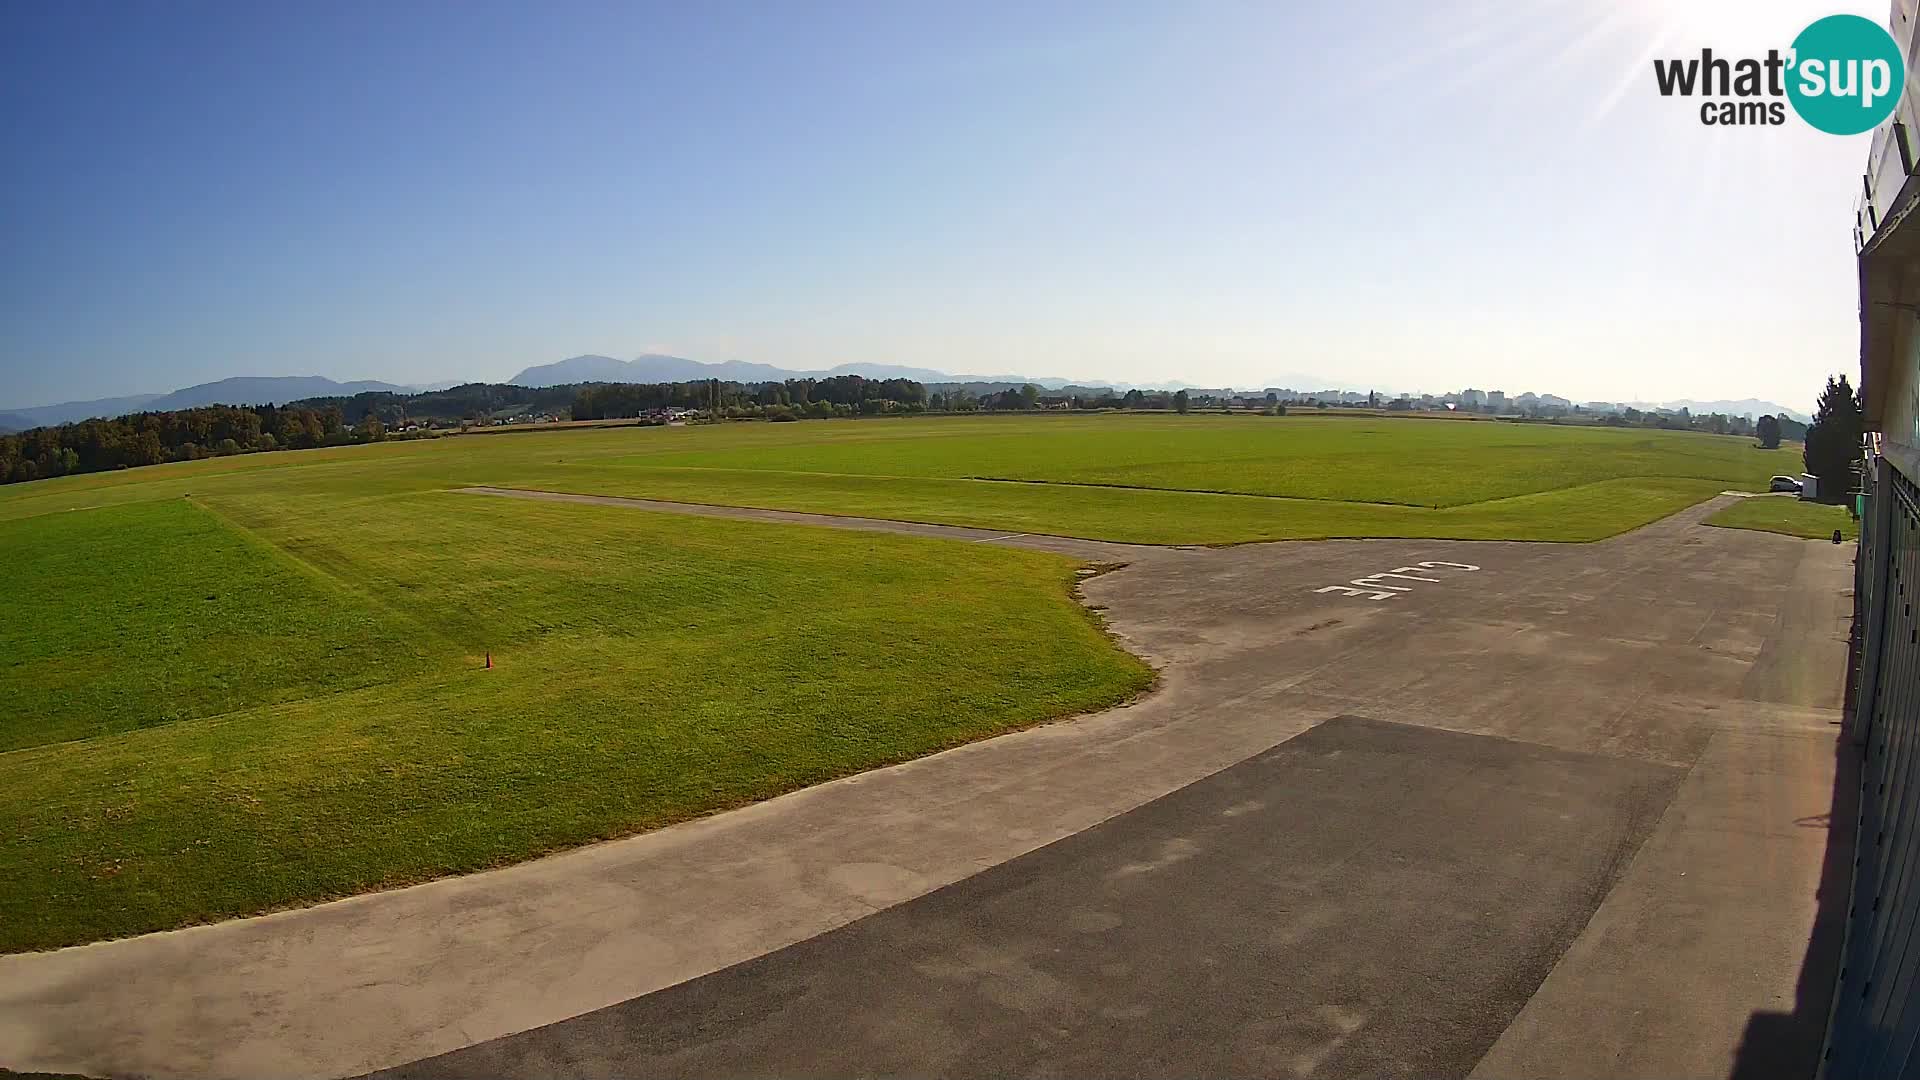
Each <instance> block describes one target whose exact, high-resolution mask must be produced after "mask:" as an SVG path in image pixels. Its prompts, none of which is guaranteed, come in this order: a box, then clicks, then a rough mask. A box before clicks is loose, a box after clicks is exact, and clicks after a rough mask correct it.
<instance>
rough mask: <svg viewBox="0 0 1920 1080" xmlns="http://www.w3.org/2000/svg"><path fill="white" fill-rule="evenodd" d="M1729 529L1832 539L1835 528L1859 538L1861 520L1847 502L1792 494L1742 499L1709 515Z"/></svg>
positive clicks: (1848, 537)
mask: <svg viewBox="0 0 1920 1080" xmlns="http://www.w3.org/2000/svg"><path fill="white" fill-rule="evenodd" d="M1707 524H1709V525H1719V526H1722V527H1724V528H1728V529H1755V530H1758V531H1760V532H1773V533H1784V534H1786V535H1788V536H1800V537H1805V538H1806V539H1808V540H1831V539H1833V530H1835V529H1839V530H1840V535H1841V536H1842V537H1843V538H1845V539H1848V540H1858V539H1860V523H1859V522H1858V521H1856V520H1854V517H1853V515H1852V514H1851V513H1848V512H1847V508H1846V507H1844V506H1830V505H1828V504H1826V503H1813V502H1802V501H1800V500H1799V499H1796V498H1793V497H1792V496H1785V495H1783V496H1769V497H1767V498H1764V499H1741V500H1740V501H1739V502H1737V503H1734V504H1733V505H1732V506H1729V507H1727V508H1726V509H1724V510H1720V511H1718V512H1716V513H1715V514H1714V515H1713V516H1712V517H1710V518H1708V519H1707Z"/></svg>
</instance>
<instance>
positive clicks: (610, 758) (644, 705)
mask: <svg viewBox="0 0 1920 1080" xmlns="http://www.w3.org/2000/svg"><path fill="white" fill-rule="evenodd" d="M1792 453H1793V451H1760V450H1756V449H1754V448H1753V447H1752V445H1751V444H1750V443H1749V442H1747V441H1745V440H1738V439H1730V438H1716V437H1713V436H1707V435H1692V434H1681V433H1665V432H1625V431H1609V430H1601V429H1569V428H1549V427H1531V426H1516V425H1502V424H1490V423H1443V422H1425V421H1386V420H1376V419H1327V418H1284V419H1270V418H1250V417H1231V418H1229V417H1189V418H1179V417H1165V418H1158V417H1133V416H1112V417H1094V418H1086V417H1032V418H1002V417H988V418H977V419H934V418H929V419H925V420H882V421H846V422H808V423H802V424H740V425H729V426H721V427H704V428H673V429H660V428H651V429H637V428H619V429H602V430H582V431H564V432H550V433H525V434H513V435H503V436H484V437H480V436H476V437H463V438H448V439H441V440H436V441H429V442H413V443H388V444H379V445H372V446H360V447H347V448H340V449H335V450H321V451H310V452H301V453H279V454H264V455H252V456H243V457H234V458H224V459H215V460H208V461H200V462H193V463H186V464H179V465H166V466H158V467H154V468H148V469H136V470H129V471H124V472H116V473H103V474H95V475H90V476H79V477H69V478H63V479H60V480H54V481H46V482H40V483H33V484H25V485H14V486H9V487H7V488H4V489H0V560H3V561H4V564H5V565H6V566H7V568H8V573H7V576H6V579H5V580H6V583H7V584H6V592H5V596H4V600H5V606H6V610H7V615H8V618H7V620H6V622H5V623H4V624H3V625H0V646H3V647H4V650H5V651H4V654H0V655H4V657H5V659H4V661H0V665H3V666H0V689H4V691H5V700H6V702H7V703H8V706H9V708H8V709H7V711H6V713H5V714H4V716H3V717H0V823H3V824H4V828H3V829H0V950H20V949H32V948H46V947H53V946H59V945H65V944H72V943H77V942H82V941H88V940H93V939H97V938H101V937H106V936H113V935H121V934H129V933H137V932H141V931H146V930H153V929H160V928H165V927H171V926H177V925H181V924H185V923H191V922H195V921H200V920H205V919H209V918H217V917H222V916H230V915H239V914H245V913H250V912H256V911H261V910H266V909H269V908H273V907H277V906H284V905H291V904H299V903H306V902H311V901H315V900H319V899H324V898H328V897H334V896H340V895H345V894H350V893H353V892H358V891H364V890H368V889H374V888H380V887H383V886H390V885H396V884H401V883H406V882H412V881H418V880H423V879H426V878H429V877H433V876H436V875H441V874H447V873H458V872H463V871H469V870H473V869H477V868H481V867H486V866H492V865H497V864H501V863H505V862H510V861H514V860H518V859H524V858H527V857H530V856H532V855H535V854H539V853H541V852H545V851H550V850H556V849H559V848H564V847H567V846H569V845H575V844H580V843H584V842H588V841H591V840H595V839H599V838H604V837H610V836H617V835H622V834H627V833H632V832H635V831H638V830H642V829H646V828H650V827H654V826H657V825H660V824H664V823H667V822H671V821H674V820H678V819H682V818H686V817H688V816H692V815H696V814H700V813H704V812H708V811H711V810H715V809H718V808H722V807H726V806H731V805H736V804H739V803H742V802H746V801H751V800H754V799H760V798H765V797H768V796H771V795H774V794H777V793H780V792H783V791H788V790H792V789H794V788H796V787H800V786H804V785H807V784H812V783H817V782H820V781H822V780H825V779H829V778H831V777H835V776H840V775H845V774H848V773H851V772H855V771H859V770H862V769H866V768H871V767H874V766H876V765H880V764H885V763H888V762H894V761H900V760H904V759H907V758H911V757H914V756H917V755H921V754H925V753H928V752H931V751H934V750H938V749H941V748H944V747H947V746H952V745H956V744H958V743H961V742H965V741H968V740H971V739H976V738H980V737H983V736H986V735H991V734H995V733H998V732H1003V731H1007V730H1011V729H1013V728H1017V727H1020V726H1024V725H1028V724H1032V723H1036V722H1041V721H1044V720H1046V719H1049V718H1052V717H1057V716H1061V715H1066V714H1071V713H1075V712H1079V711H1083V710H1088V709H1094V708H1099V707H1102V706H1105V705H1108V704H1111V703H1113V702H1115V701H1118V700H1122V699H1124V698H1126V697H1127V696H1129V695H1131V694H1134V693H1136V692H1138V691H1139V690H1140V689H1142V688H1143V687H1144V686H1146V685H1147V683H1148V682H1149V681H1150V678H1151V673H1150V672H1149V671H1148V669H1147V668H1146V667H1145V666H1144V665H1142V664H1141V663H1139V662H1138V661H1136V660H1134V659H1133V658H1131V657H1129V656H1127V655H1126V654H1124V653H1123V652H1121V651H1120V650H1118V649H1117V648H1116V647H1114V646H1113V645H1112V643H1111V642H1109V641H1108V640H1107V639H1106V638H1105V637H1104V636H1103V635H1102V634H1101V633H1100V631H1099V629H1098V627H1097V626H1096V625H1095V624H1094V623H1093V621H1092V620H1091V618H1090V617H1089V616H1088V615H1087V613H1086V612H1084V611H1083V610H1081V609H1080V608H1079V607H1078V605H1076V604H1075V603H1074V602H1073V601H1072V599H1071V597H1070V585H1071V581H1072V563H1071V562H1069V561H1068V560H1066V559H1063V558H1059V557H1055V556H1050V555H1044V554H1040V553H1034V552H1025V551H1017V550H1008V549H1002V548H994V547H988V546H985V545H970V544H956V543H952V542H950V541H944V540H934V539H923V538H915V537H905V536H893V535H880V534H867V533H851V532H842V531H837V530H819V529H804V530H803V529H801V528H799V527H794V526H784V525H768V524H760V523H750V522H734V521H723V520H711V519H697V518H687V517H680V516H675V515H667V514H653V513H644V512H637V511H633V510H629V509H624V508H617V507H605V506H588V505H579V504H562V503H538V502H522V501H518V500H506V499H482V498H476V497H473V496H468V495H460V494H456V493H453V492H451V491H450V490H449V489H452V488H457V487H461V486H465V485H470V484H488V485H496V486H505V487H526V488H546V489H552V490H558V491H570V492H581V493H598V494H616V495H633V496H646V497H652V498H664V499H675V500H681V501H690V502H713V503H729V504H736V505H747V506H761V507H770V508H774V509H794V510H810V511H817V512H823V513H831V514H859V515H873V516H881V517H893V518H902V519H910V520H921V521H936V522H950V523H956V524H965V525H979V526H987V527H994V528H1002V529H1006V530H1008V531H1018V532H1046V533H1061V534H1068V535H1080V536H1090V537H1100V538H1108V539H1116V540H1132V541H1141V542H1155V543H1166V542H1178V543H1229V542H1239V541H1247V540H1261V539H1273V538H1290V537H1318V536H1355V535H1378V536H1443V537H1467V538H1514V539H1551V540H1591V539H1597V538H1599V537H1603V536H1607V535H1611V534H1613V533H1617V532H1619V531H1622V530H1624V529H1627V528H1632V527H1634V526H1636V525H1640V524H1644V523H1646V522H1648V521H1652V520H1654V519H1656V518H1659V517H1661V516H1664V515H1665V514H1668V513H1671V512H1673V511H1674V510H1677V509H1680V508H1681V507H1684V506H1686V505H1689V504H1691V503H1694V502H1697V501H1699V500H1700V499H1703V498H1706V497H1709V496H1711V495H1712V494H1714V493H1715V492H1717V491H1719V490H1722V489H1724V488H1729V487H1734V488H1755V487H1758V486H1763V485H1764V483H1765V480H1766V478H1767V477H1768V476H1769V475H1771V474H1772V473H1775V472H1780V471H1791V470H1790V469H1788V467H1787V463H1786V462H1785V458H1786V457H1790V456H1791V455H1792ZM1200 489H1205V490H1200ZM1753 501H1755V502H1759V501H1761V500H1753ZM1768 501H1771V500H1768ZM489 654H491V656H492V657H493V661H494V664H495V666H494V667H493V668H492V669H491V670H489V669H487V668H486V667H485V662H486V657H487V656H488V655H489Z"/></svg>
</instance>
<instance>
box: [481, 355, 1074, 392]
mask: <svg viewBox="0 0 1920 1080" xmlns="http://www.w3.org/2000/svg"><path fill="white" fill-rule="evenodd" d="M835 375H859V376H861V377H862V378H867V379H912V380H913V381H914V382H922V383H930V382H958V381H966V382H1015V383H1018V382H1030V383H1033V384H1034V385H1036V386H1047V387H1055V386H1065V385H1066V384H1067V383H1068V382H1070V381H1072V380H1068V379H1061V378H1051V377H1042V378H1029V377H1027V376H1024V375H949V374H947V373H946V372H944V371H933V370H931V369H928V368H916V367H898V366H895V365H893V364H841V365H839V366H838V367H832V368H828V369H826V370H825V371H792V370H789V369H787V368H778V367H774V366H773V365H772V364H754V363H748V362H746V361H743V360H728V361H726V362H725V363H720V364H707V363H702V362H701V361H699V360H688V359H687V358H685V357H683V356H665V355H662V354H660V353H645V354H643V355H640V356H636V357H634V358H633V359H632V360H616V359H614V358H613V357H611V356H592V355H588V356H575V357H571V358H569V359H566V360H562V361H560V362H558V363H554V364H540V365H537V366H535V367H530V368H528V369H526V370H525V371H522V372H521V373H520V374H518V375H515V376H514V377H513V378H511V379H508V380H507V381H508V382H510V383H512V384H514V385H515V386H565V385H567V384H568V383H582V382H626V383H660V382H698V381H700V380H701V379H719V380H720V381H722V382H742V383H747V382H779V381H782V380H785V379H826V378H831V377H833V376H835Z"/></svg>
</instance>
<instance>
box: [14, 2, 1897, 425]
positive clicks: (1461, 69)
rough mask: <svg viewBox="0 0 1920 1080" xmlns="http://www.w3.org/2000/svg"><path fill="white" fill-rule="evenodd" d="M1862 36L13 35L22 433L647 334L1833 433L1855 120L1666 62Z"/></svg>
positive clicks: (112, 24) (986, 32) (728, 7)
mask: <svg viewBox="0 0 1920 1080" xmlns="http://www.w3.org/2000/svg"><path fill="white" fill-rule="evenodd" d="M1503 8H1504V9H1508V10H1504V11H1503V10H1501V9H1503ZM1671 8H1680V9H1681V13H1680V14H1678V15H1676V14H1674V13H1673V12H1672V11H1670V10H1669V9H1671ZM1833 10H1835V9H1834V8H1833V7H1831V6H1829V5H1827V4H1825V3H1820V4H1813V5H1808V4H1799V3H1793V2H1791V0H1745V2H1739V0H1697V2H1694V3H1686V2H1684V0H1682V2H1680V3H1673V4H1670V3H1667V2H1666V0H1620V2H1618V3H1613V4H1591V3H1577V2H1570V0H1569V2H1561V3H1545V2H1532V0H1529V2H1527V3H1521V2H1518V0H1516V2H1514V3H1512V4H1490V3H1444V2H1443V3H1438V4H1435V3H1415V2H1405V3H1402V2H1381V3H1370V4H1364V5H1353V4H1344V3H1332V2H1329V3H1325V4H1321V5H1318V6H1309V5H1306V4H1279V3H1266V2H1254V3H1244V4H1226V3H1200V4H1186V3H1161V4H1132V3H1120V2H1100V3H1086V4H1069V3H1061V4H1037V5H1036V4H1027V3H1013V4H1006V5H999V4H986V3H982V4H951V3H949V4H930V3H929V4H919V3H911V2H883V3H873V4H850V5H838V4H831V3H825V2H822V3H817V4H815V3H807V4H794V3H764V4H745V3H719V4H712V5H707V4H686V3H663V4H655V5H646V4H640V3H607V4H567V3H559V4H525V3H523V4H512V5H508V4H497V5H496V4H477V3H459V4H454V3H444V4H439V3H411V2H410V3H399V4H395V3H374V4H341V3H328V4H324V5H322V4H314V5H311V6H309V7H307V8H305V9H304V10H297V9H296V8H295V5H293V4H287V3H270V4H255V3H246V4H204V3H190V2H189V3H166V4H162V3H135V2H126V3H110V4H109V3H91V4H54V3H42V4H13V5H9V6H7V7H6V8H5V10H4V12H3V13H0V152H3V153H4V159H5V160H6V162H7V166H6V168H5V169H4V170H0V208H3V209H0V250H3V251H4V252H5V256H4V259H0V407H5V406H26V405H35V404H43V403H47V402H52V401H56V400H63V399H70V398H87V397H98V396H106V395H109V394H123V393H135V392H155V391H164V390H169V389H173V388H176V387H179V386H185V385H188V384H191V383H197V382H204V381H209V380H212V379H217V378H222V377H226V376H230V375H242V374H246V375H288V374H321V375H327V376H331V377H334V378H339V379H347V378H380V379H386V380H389V381H394V382H426V381H431V380H441V379H455V378H459V379H465V378H473V379H504V378H506V377H508V376H510V375H512V374H513V373H514V372H515V371H517V370H519V369H520V368H522V367H524V366H527V365H529V364H535V363H544V362H550V361H553V360H557V359H560V358H562V357H566V356H571V355H574V354H577V353H583V352H600V353H606V354H610V355H614V356H631V355H633V354H635V353H638V352H642V351H669V352H674V353H676V354H679V355H684V356H690V357H693V358H695V359H702V360H726V359H743V360H757V361H762V362H767V363H774V364H779V365H782V366H787V367H827V366H831V365H833V364H837V363H842V362H848V361H864V362H876V363H900V364H911V365H917V366H924V367H935V368H942V369H946V370H952V371H961V372H1012V371H1017V372H1022V373H1027V374H1032V375H1063V376H1083V377H1106V378H1112V379H1120V380H1129V381H1139V382H1145V381H1158V380H1164V379H1182V380H1185V381H1187V382H1191V383H1197V384H1203V385H1222V384H1225V385H1234V386H1260V385H1266V384H1267V383H1268V382H1270V381H1272V380H1276V379H1281V378H1284V377H1285V376H1286V375H1288V374H1291V373H1300V372H1305V373H1315V374H1318V375H1322V376H1326V377H1328V378H1335V379H1339V380H1342V381H1346V382H1355V383H1377V384H1379V385H1381V386H1382V387H1383V388H1397V389H1447V388H1451V387H1458V386H1462V385H1475V386H1481V387H1495V388H1503V389H1506V390H1508V391H1509V392H1513V393H1518V392H1519V391H1521V390H1525V389H1534V390H1552V391H1557V392H1559V393H1563V394H1566V395H1569V396H1572V397H1576V398H1588V397H1599V398H1609V399H1631V398H1640V399H1664V398H1674V397H1744V396H1749V395H1752V396H1759V397H1766V398H1772V399H1774V400H1777V401H1780V402H1782V403H1784V404H1788V405H1791V406H1795V407H1805V406H1807V405H1809V404H1810V403H1811V400H1812V398H1813V396H1814V393H1815V392H1816V390H1817V388H1818V385H1819V382H1820V380H1821V379H1822V378H1823V376H1824V375H1825V374H1826V373H1827V372H1830V371H1838V370H1852V368H1853V365H1854V364H1855V340H1854V337H1855V333H1856V328H1857V323H1856V318H1855V300H1854V288H1855V280H1856V279H1855V276H1854V271H1853V263H1852V253H1851V236H1850V228H1851V203H1852V198H1853V195H1854V192H1855V191H1856V190H1857V188H1858V184H1859V179H1858V177H1859V173H1860V172H1861V170H1862V167H1863V164H1864V161H1865V155H1866V149H1867V137H1866V136H1859V137H1853V138H1836V137H1833V136H1828V135H1822V134H1819V133H1817V132H1814V131H1812V129H1810V128H1808V127H1806V126H1805V125H1804V124H1801V123H1800V122H1799V121H1798V120H1797V119H1793V120H1790V122H1789V124H1788V125H1787V126H1785V127H1763V128H1745V129H1715V128H1707V127H1703V126H1702V125H1701V124H1700V123H1699V122H1698V118H1697V115H1696V112H1695V109H1694V107H1693V106H1691V105H1689V104H1687V103H1685V102H1680V101H1674V100H1662V99H1660V98H1659V97H1658V95H1657V94H1656V93H1655V91H1654V89H1653V82H1652V73H1651V65H1650V63H1649V60H1650V58H1651V56H1653V55H1655V54H1656V52H1657V54H1659V55H1684V54H1686V53H1688V52H1692V53H1695V54H1697V53H1698V50H1699V48H1700V47H1701V46H1702V45H1711V46H1713V47H1715V48H1716V49H1717V50H1730V49H1736V48H1739V47H1742V46H1752V47H1757V48H1758V49H1762V50H1763V49H1764V48H1765V47H1766V46H1767V45H1769V44H1772V45H1777V46H1779V47H1781V48H1785V47H1786V45H1787V44H1788V43H1789V42H1790V41H1791V39H1792V37H1793V36H1794V34H1795V33H1797V32H1798V30H1799V29H1800V28H1801V27H1802V26H1804V25H1805V24H1806V23H1807V22H1809V21H1811V20H1812V19H1813V18H1815V17H1817V16H1820V15H1824V14H1829V13H1831V12H1832V11H1833ZM1859 10H1860V11H1861V13H1863V14H1867V15H1869V16H1870V17H1875V18H1880V19H1884V16H1885V12H1884V9H1883V6H1882V7H1872V8H1860V9H1859Z"/></svg>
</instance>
